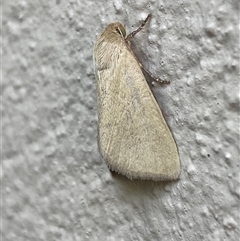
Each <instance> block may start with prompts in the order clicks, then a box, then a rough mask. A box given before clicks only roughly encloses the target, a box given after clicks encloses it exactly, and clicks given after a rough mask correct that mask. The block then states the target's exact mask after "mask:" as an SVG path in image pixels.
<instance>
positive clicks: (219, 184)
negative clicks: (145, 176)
mask: <svg viewBox="0 0 240 241" xmlns="http://www.w3.org/2000/svg"><path fill="white" fill-rule="evenodd" d="M2 8H3V30H2V33H3V39H2V46H3V63H2V79H3V81H2V96H3V98H2V99H3V107H2V109H3V111H2V114H3V118H2V124H3V130H2V131H3V134H2V138H3V140H2V159H3V163H2V170H3V175H2V193H3V208H2V212H3V213H2V219H3V227H2V228H3V230H2V232H3V240H6V241H10V240H18V241H26V240H44V241H45V240H48V241H51V240H109V241H110V240H147V241H148V240H149V241H152V240H164V241H165V240H166V241H168V240H231V241H235V240H237V239H238V237H239V235H240V232H239V227H238V225H239V199H240V185H239V180H240V178H239V171H240V170H239V169H240V168H239V146H238V145H239V135H238V132H237V129H238V113H239V98H240V97H239V82H238V77H237V74H238V72H239V59H238V57H239V46H238V43H239V28H238V13H239V3H238V1H237V0H233V1H217V0H210V1H206V0H203V1H191V0H186V1H180V2H178V1H147V0H145V1H144V0H142V1H131V2H130V1H124V0H122V1H121V0H119V1H117V0H115V1H92V2H91V1H87V0H82V1H70V2H67V3H66V2H65V1H61V0H56V1H27V0H26V1H4V3H3V7H2ZM149 12H151V13H152V14H153V17H152V20H151V22H150V24H148V25H147V27H146V28H145V30H144V31H142V32H141V33H139V34H138V35H137V36H136V37H135V39H134V40H133V44H135V50H136V52H137V55H138V56H139V59H140V60H141V62H142V63H143V64H144V65H145V66H146V67H147V68H148V69H149V70H150V71H151V72H152V73H153V74H155V75H158V76H159V77H162V78H165V79H169V80H171V84H170V85H168V86H164V87H161V86H156V87H154V91H155V94H156V96H157V99H158V102H159V104H160V106H161V108H162V111H163V113H164V115H165V117H166V120H167V122H168V123H169V126H170V128H171V130H172V132H173V134H174V137H175V139H176V142H177V145H178V149H179V154H180V158H181V163H182V173H181V178H180V180H179V181H177V182H167V183H166V182H165V183H161V182H150V181H131V180H128V179H127V178H125V177H123V176H120V175H117V174H114V175H112V174H111V173H110V172H109V170H108V168H107V167H106V165H105V164H104V163H103V162H102V161H101V159H100V155H99V153H98V149H97V141H96V137H97V112H96V95H95V90H96V87H95V78H94V69H93V61H92V49H93V44H94V41H95V37H96V34H97V33H99V32H100V31H101V30H102V29H103V28H104V27H105V26H106V25H107V24H109V23H111V22H114V21H116V20H117V21H121V22H123V23H124V24H125V25H126V26H127V29H128V31H132V30H134V29H136V27H138V26H139V24H140V22H141V20H143V19H144V18H145V17H146V15H147V14H148V13H149Z"/></svg>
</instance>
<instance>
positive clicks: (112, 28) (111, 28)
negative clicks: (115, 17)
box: [104, 22, 126, 38]
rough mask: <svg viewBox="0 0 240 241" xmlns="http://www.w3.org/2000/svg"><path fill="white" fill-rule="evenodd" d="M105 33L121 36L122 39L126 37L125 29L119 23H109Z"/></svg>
mask: <svg viewBox="0 0 240 241" xmlns="http://www.w3.org/2000/svg"><path fill="white" fill-rule="evenodd" d="M104 32H106V33H111V34H114V35H115V34H116V35H119V36H121V37H122V38H125V37H126V29H125V27H124V26H123V25H122V24H121V23H118V22H117V23H111V24H109V25H108V26H107V27H106V29H105V31H104Z"/></svg>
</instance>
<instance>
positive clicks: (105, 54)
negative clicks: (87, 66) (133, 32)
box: [94, 22, 126, 70]
mask: <svg viewBox="0 0 240 241" xmlns="http://www.w3.org/2000/svg"><path fill="white" fill-rule="evenodd" d="M125 36H126V31H125V27H124V26H123V25H122V24H121V23H118V22H116V23H111V24H109V25H108V26H107V27H106V28H105V30H104V31H103V32H102V33H101V34H100V35H99V36H98V37H97V41H96V44H95V48H94V55H95V64H96V66H97V68H98V69H99V70H101V69H107V68H109V66H110V65H112V64H113V63H116V60H118V59H119V55H120V54H121V52H122V51H123V48H125V45H126V41H125Z"/></svg>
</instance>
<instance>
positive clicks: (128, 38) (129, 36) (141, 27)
mask: <svg viewBox="0 0 240 241" xmlns="http://www.w3.org/2000/svg"><path fill="white" fill-rule="evenodd" d="M150 18H151V14H150V13H149V14H148V16H147V18H146V19H145V20H144V21H143V22H142V24H141V26H140V27H138V29H137V30H135V31H133V32H131V33H130V34H129V35H128V36H127V37H126V41H127V42H128V41H130V39H131V38H133V37H134V36H135V35H136V34H137V33H138V32H139V31H141V30H142V29H143V27H144V26H145V25H146V23H147V22H148V20H149V19H150Z"/></svg>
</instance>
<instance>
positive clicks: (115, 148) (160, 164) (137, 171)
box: [94, 14, 180, 181]
mask: <svg viewBox="0 0 240 241" xmlns="http://www.w3.org/2000/svg"><path fill="white" fill-rule="evenodd" d="M149 18H150V14H149V15H148V16H147V18H146V19H145V21H143V23H142V24H141V26H140V27H139V28H138V29H137V30H136V31H133V32H132V33H130V34H129V35H128V36H126V29H125V27H124V26H123V25H122V24H121V23H119V22H116V23H111V24H109V25H108V26H107V27H106V28H105V29H104V30H103V32H102V33H100V34H99V35H98V36H97V39H96V43H95V46H94V62H95V73H96V82H97V103H98V146H99V150H100V153H101V156H102V157H103V159H104V160H105V162H106V164H107V165H108V167H109V168H110V169H111V170H112V171H115V172H118V173H120V174H123V175H125V176H127V177H128V178H130V179H145V180H154V181H167V180H176V179H178V177H179V175H180V160H179V155H178V149H177V146H176V143H175V140H174V138H173V136H172V134H171V132H170V130H169V128H168V125H167V124H166V121H165V119H164V117H163V115H162V112H161V110H160V107H159V105H158V103H157V101H156V99H155V97H154V95H153V93H152V91H151V89H150V88H149V85H148V83H147V81H146V79H145V77H144V75H143V72H142V69H144V68H143V66H142V65H141V63H139V61H138V60H137V58H136V56H135V54H134V53H133V51H132V49H131V46H130V39H131V38H133V37H134V36H135V35H136V34H137V33H138V32H139V31H140V30H141V29H142V28H143V27H144V25H145V24H146V23H147V21H148V20H149ZM158 81H160V82H165V81H161V80H159V79H158Z"/></svg>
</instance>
